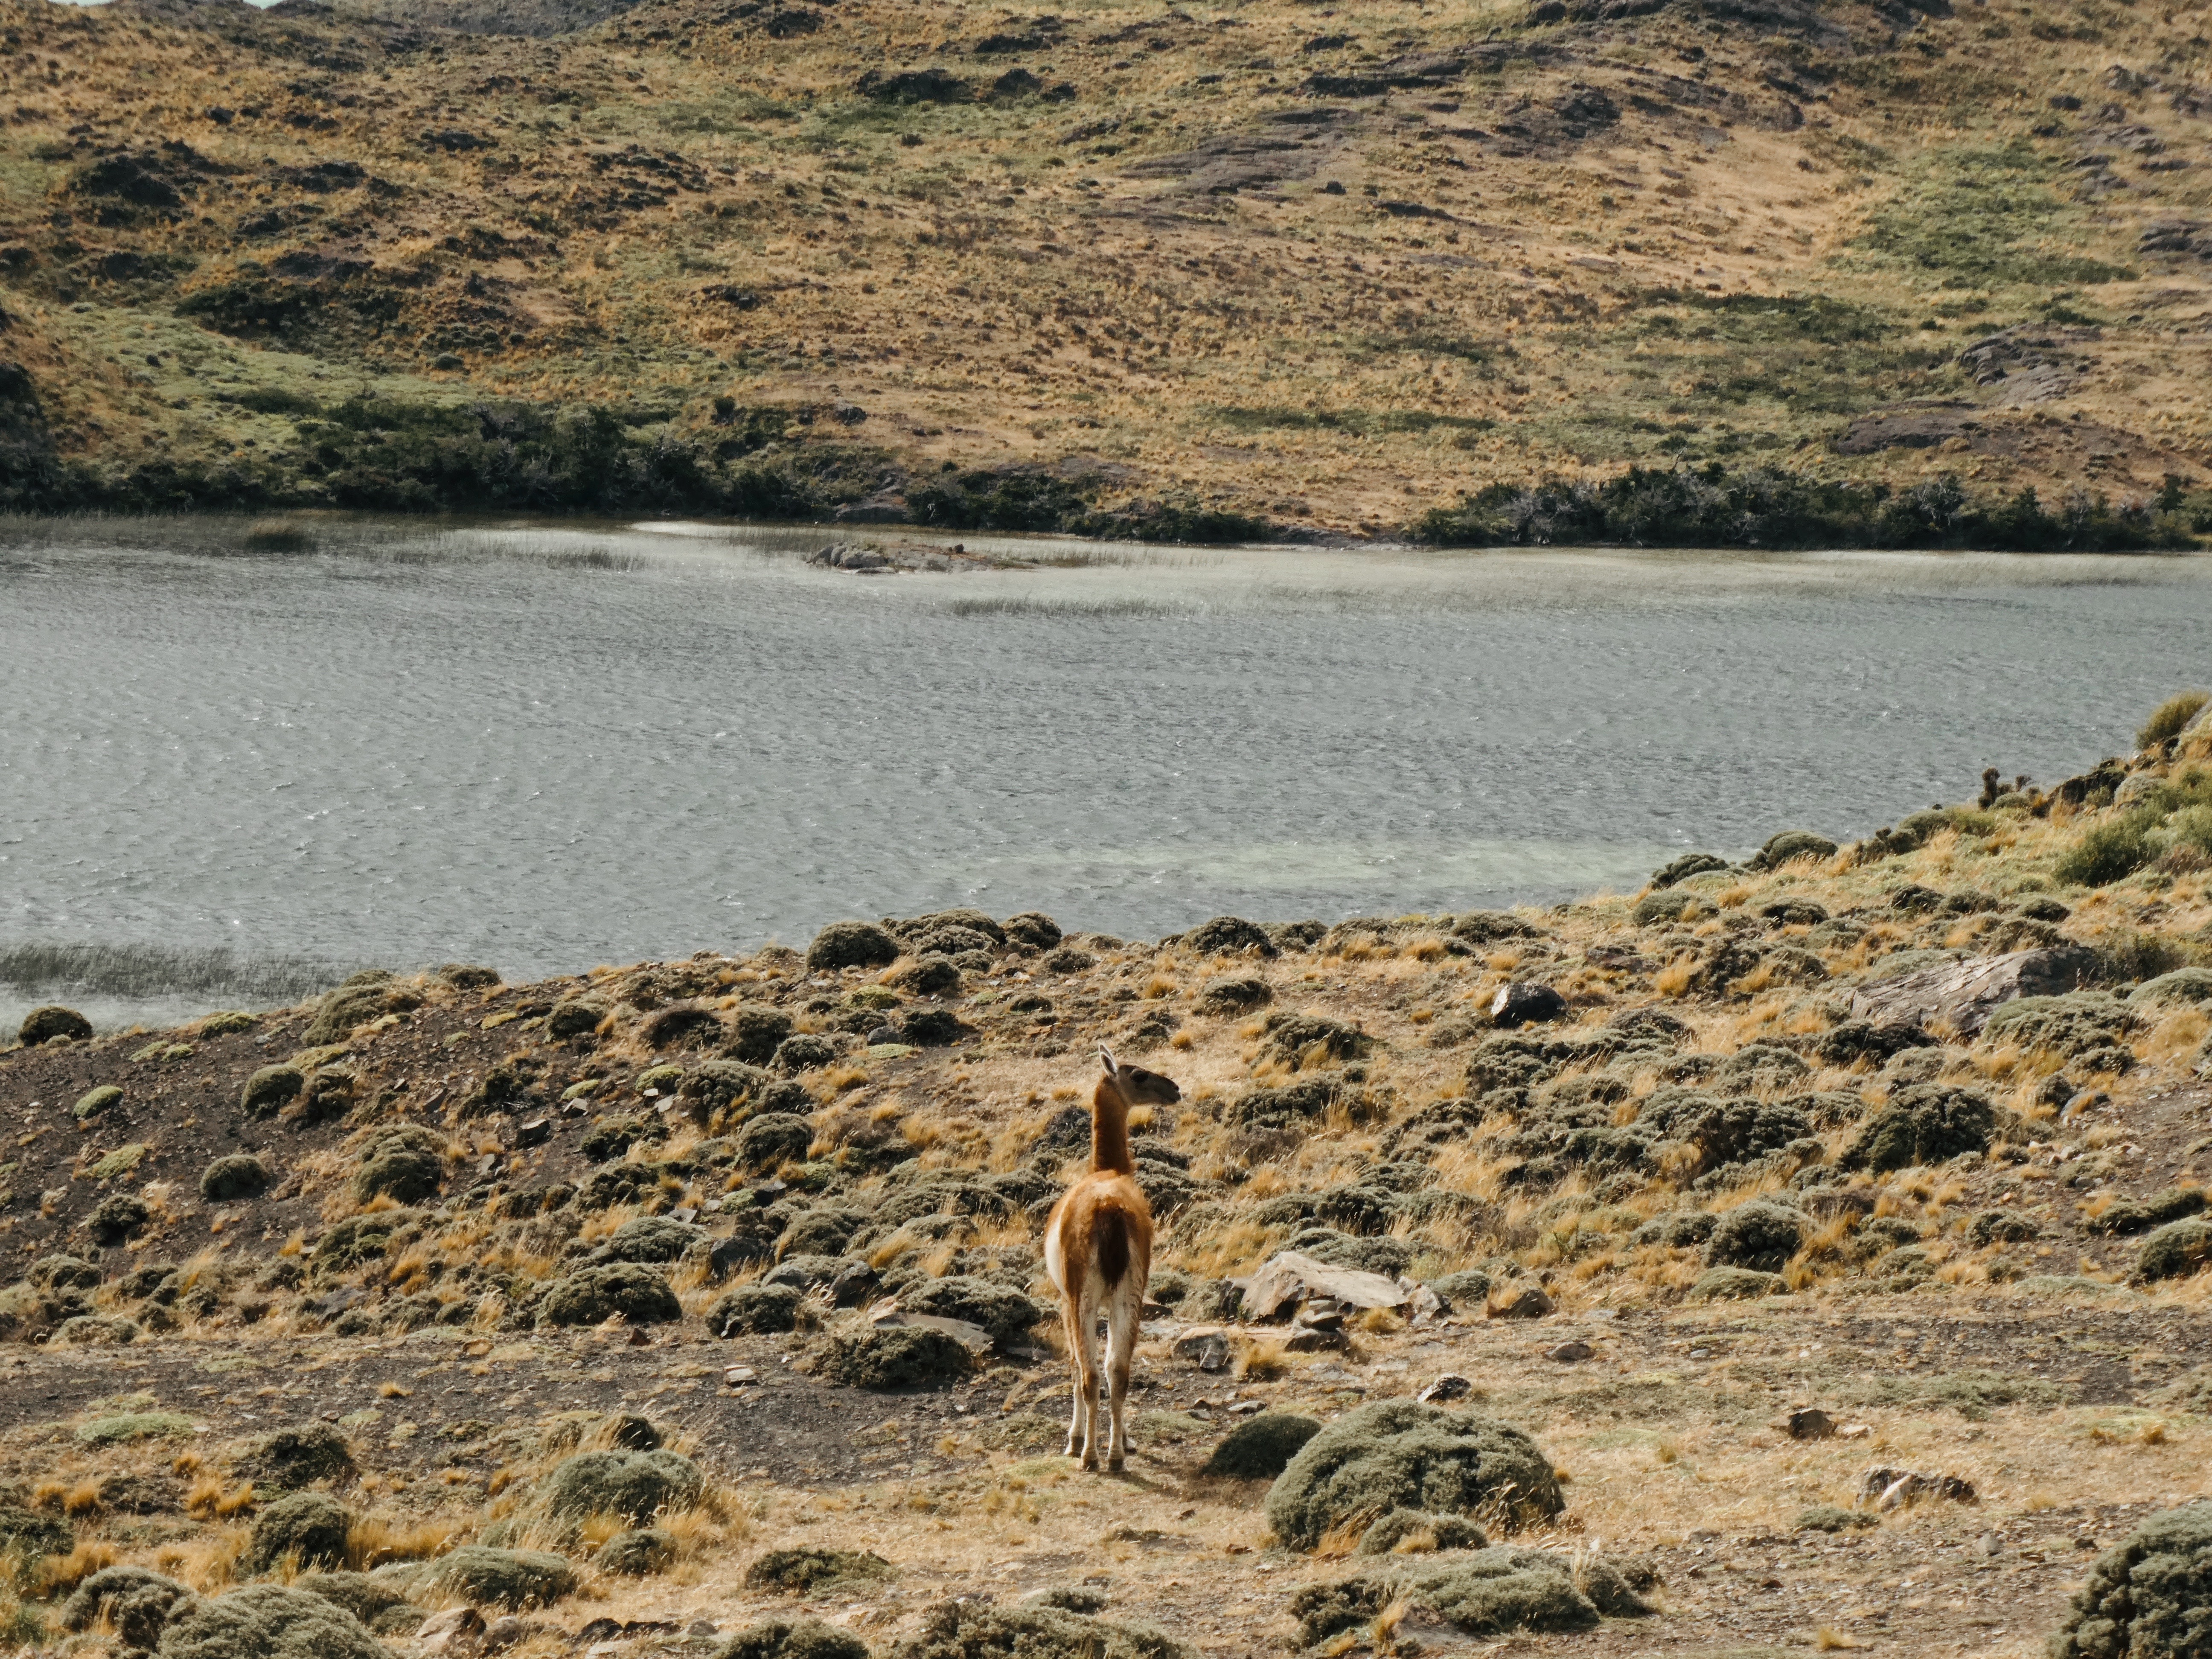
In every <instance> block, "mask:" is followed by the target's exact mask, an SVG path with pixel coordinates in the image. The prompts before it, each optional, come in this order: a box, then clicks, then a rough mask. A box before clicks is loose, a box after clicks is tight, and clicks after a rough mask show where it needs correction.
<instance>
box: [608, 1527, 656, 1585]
mask: <svg viewBox="0 0 2212 1659" xmlns="http://www.w3.org/2000/svg"><path fill="white" fill-rule="evenodd" d="M675 1561H676V1537H675V1534H672V1533H668V1532H664V1531H662V1530H661V1529H660V1528H659V1527H634V1528H631V1529H630V1530H629V1531H628V1532H618V1533H617V1534H615V1535H614V1536H613V1537H611V1538H610V1539H608V1540H607V1541H606V1542H605V1543H604V1544H602V1545H600V1546H599V1551H598V1553H596V1554H594V1555H593V1556H592V1565H593V1566H595V1567H597V1568H598V1569H599V1571H601V1572H612V1573H619V1574H621V1575H622V1576H623V1577H627V1578H648V1577H652V1576H653V1574H654V1573H657V1572H665V1571H668V1569H669V1568H670V1567H671V1566H672V1565H675Z"/></svg>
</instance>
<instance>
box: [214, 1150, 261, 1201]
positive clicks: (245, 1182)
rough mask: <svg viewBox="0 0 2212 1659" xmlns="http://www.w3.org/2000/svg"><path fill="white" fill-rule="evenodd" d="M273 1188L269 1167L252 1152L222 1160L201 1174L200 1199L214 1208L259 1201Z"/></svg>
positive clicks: (239, 1153)
mask: <svg viewBox="0 0 2212 1659" xmlns="http://www.w3.org/2000/svg"><path fill="white" fill-rule="evenodd" d="M268 1185H269V1166H268V1165H267V1164H264V1163H263V1162H262V1161H261V1160H260V1159H259V1158H256V1157H254V1156H253V1154H252V1153H251V1152H233V1153H231V1154H230V1155H229V1156H228V1157H227V1158H217V1159H216V1161H215V1162H214V1163H212V1164H209V1165H208V1166H207V1168H206V1169H204V1170H202V1171H201V1172H200V1196H201V1197H202V1198H203V1199H204V1200H207V1201H208V1202H209V1203H210V1204H228V1203H230V1202H232V1201H233V1200H237V1199H241V1198H258V1197H259V1196H260V1195H261V1194H262V1193H263V1192H264V1190H266V1188H268Z"/></svg>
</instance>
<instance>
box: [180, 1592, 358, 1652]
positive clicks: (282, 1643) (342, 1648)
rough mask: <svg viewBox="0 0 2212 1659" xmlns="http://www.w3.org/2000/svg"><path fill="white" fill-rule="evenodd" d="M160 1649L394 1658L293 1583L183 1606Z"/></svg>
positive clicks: (352, 1621)
mask: <svg viewBox="0 0 2212 1659" xmlns="http://www.w3.org/2000/svg"><path fill="white" fill-rule="evenodd" d="M155 1655H156V1656H157V1659H391V1650H389V1649H388V1648H386V1646H385V1645H384V1644H383V1643H381V1642H380V1641H378V1640H377V1639H376V1638H374V1636H372V1635H370V1634H369V1633H368V1630H367V1629H366V1628H365V1627H364V1626H362V1622H361V1620H358V1619H356V1618H355V1617H354V1616H353V1615H352V1614H351V1613H348V1612H346V1611H345V1609H344V1608H343V1607H338V1606H337V1605H336V1604H335V1603H333V1602H331V1601H325V1599H324V1598H323V1597H321V1596H319V1595H314V1594H313V1593H312V1592H310V1591H307V1590H303V1589H295V1588H293V1587H292V1586H290V1585H288V1584H249V1585H247V1586H246V1588H245V1589H240V1590H233V1591H232V1592H231V1593H230V1594H229V1595H223V1596H218V1597H217V1598H216V1599H215V1600H214V1601H191V1602H189V1603H185V1604H184V1605H183V1606H182V1607H180V1608H179V1610H178V1611H177V1612H175V1613H173V1614H172V1615H171V1617H170V1619H169V1621H168V1625H167V1628H166V1629H164V1630H163V1631H162V1632H161V1646H160V1647H158V1648H156V1649H155Z"/></svg>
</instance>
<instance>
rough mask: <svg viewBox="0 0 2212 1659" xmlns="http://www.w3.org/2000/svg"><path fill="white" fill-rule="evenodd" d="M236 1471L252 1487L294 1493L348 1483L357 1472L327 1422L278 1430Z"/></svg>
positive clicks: (340, 1438)
mask: <svg viewBox="0 0 2212 1659" xmlns="http://www.w3.org/2000/svg"><path fill="white" fill-rule="evenodd" d="M238 1467H239V1472H240V1474H250V1475H251V1476H252V1478H253V1483H254V1485H256V1486H264V1487H270V1488H273V1489H274V1490H276V1491H278V1492H295V1491H297V1490H298V1489H299V1488H300V1487H302V1486H313V1484H314V1483H315V1482H317V1481H319V1480H350V1479H351V1478H352V1477H353V1475H354V1474H356V1465H355V1463H354V1459H353V1448H352V1447H351V1446H350V1445H349V1444H348V1443H347V1442H346V1437H345V1436H344V1435H343V1434H341V1433H340V1432H339V1431H337V1429H335V1428H332V1427H331V1425H328V1424H326V1423H313V1424H309V1425H307V1426H306V1427H304V1428H298V1429H279V1430H277V1431H276V1432H275V1433H274V1434H271V1435H270V1436H268V1437H265V1438H264V1439H263V1440H262V1441H260V1442H259V1443H258V1444H256V1445H255V1446H253V1447H252V1449H249V1450H248V1451H247V1452H246V1455H245V1456H244V1457H242V1458H240V1460H239V1465H238Z"/></svg>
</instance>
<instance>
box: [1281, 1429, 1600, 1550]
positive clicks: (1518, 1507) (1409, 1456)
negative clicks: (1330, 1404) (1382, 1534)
mask: <svg viewBox="0 0 2212 1659" xmlns="http://www.w3.org/2000/svg"><path fill="white" fill-rule="evenodd" d="M1565 1508H1566V1499H1565V1498H1564V1497H1562V1496H1561V1495H1560V1492H1559V1480H1558V1478H1557V1477H1556V1476H1555V1475H1554V1474H1553V1470H1552V1465H1551V1460H1550V1459H1548V1458H1547V1457H1546V1456H1545V1455H1544V1453H1543V1451H1542V1449H1541V1448H1540V1447H1539V1446H1538V1445H1537V1444H1536V1443H1535V1442H1534V1440H1532V1439H1530V1438H1529V1437H1528V1436H1527V1435H1526V1434H1524V1433H1522V1431H1520V1430H1519V1429H1516V1428H1514V1427H1512V1426H1511V1425H1509V1424H1505V1423H1500V1422H1498V1421H1496V1420H1495V1419H1490V1418H1485V1417H1477V1416H1474V1415H1471V1414H1468V1413H1460V1412H1448V1411H1440V1410H1438V1409H1437V1408H1436V1407H1432V1406H1424V1405H1421V1404H1419V1402H1418V1401H1411V1400H1390V1401H1378V1402H1376V1403H1375V1404H1373V1405H1368V1406H1362V1407H1359V1408H1358V1410H1356V1411H1353V1412H1349V1413H1346V1415H1344V1416H1343V1417H1340V1418H1339V1419H1337V1420H1336V1421H1335V1422H1334V1423H1332V1424H1330V1425H1328V1427H1326V1428H1324V1429H1323V1430H1322V1431H1321V1432H1320V1433H1319V1434H1317V1435H1316V1436H1315V1437H1313V1438H1312V1439H1310V1440H1309V1441H1308V1442H1307V1443H1305V1446H1304V1448H1303V1449H1301V1450H1300V1451H1299V1452H1298V1454H1297V1456H1295V1457H1293V1458H1292V1459H1291V1462H1290V1465H1289V1467H1288V1468H1285V1470H1284V1471H1283V1473H1282V1474H1281V1476H1280V1477H1279V1479H1278V1480H1276V1482H1275V1484H1274V1486H1273V1489H1272V1490H1271V1491H1270V1492H1268V1493H1267V1519H1268V1521H1269V1522H1270V1523H1271V1524H1272V1525H1273V1527H1274V1528H1275V1534H1276V1535H1277V1536H1278V1537H1279V1538H1281V1539H1282V1540H1283V1541H1284V1542H1285V1543H1286V1544H1289V1545H1290V1546H1291V1547H1292V1548H1293V1549H1301V1550H1310V1549H1313V1548H1314V1547H1316V1546H1317V1545H1318V1544H1319V1543H1320V1542H1321V1541H1322V1538H1323V1537H1324V1536H1326V1535H1327V1534H1328V1533H1330V1532H1332V1531H1334V1529H1335V1528H1339V1527H1340V1526H1342V1525H1344V1524H1345V1523H1346V1522H1348V1521H1350V1520H1352V1518H1353V1517H1355V1516H1376V1515H1383V1514H1386V1513H1388V1512H1389V1510H1395V1509H1412V1510H1425V1511H1429V1512H1432V1513H1436V1514H1441V1515H1466V1516H1479V1517H1481V1518H1483V1519H1486V1520H1490V1521H1492V1522H1494V1523H1495V1524H1497V1525H1498V1526H1501V1527H1503V1528H1507V1529H1509V1530H1510V1529H1512V1528H1518V1527H1522V1526H1526V1525H1530V1524H1533V1523H1534V1522H1541V1521H1547V1520H1549V1519H1550V1518H1551V1517H1552V1516H1555V1515H1557V1514H1559V1512H1560V1511H1561V1510H1564V1509H1565Z"/></svg>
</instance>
